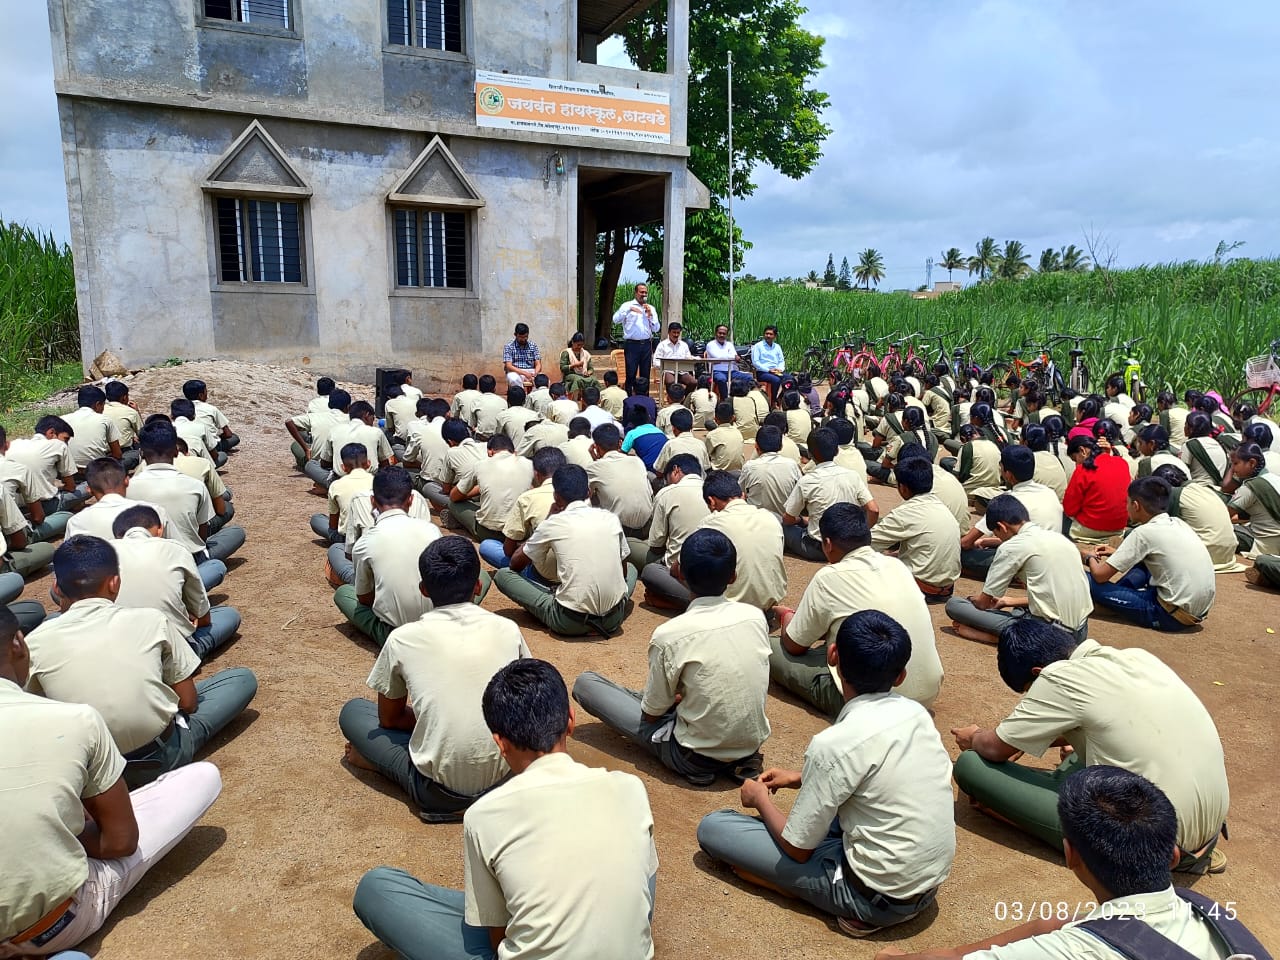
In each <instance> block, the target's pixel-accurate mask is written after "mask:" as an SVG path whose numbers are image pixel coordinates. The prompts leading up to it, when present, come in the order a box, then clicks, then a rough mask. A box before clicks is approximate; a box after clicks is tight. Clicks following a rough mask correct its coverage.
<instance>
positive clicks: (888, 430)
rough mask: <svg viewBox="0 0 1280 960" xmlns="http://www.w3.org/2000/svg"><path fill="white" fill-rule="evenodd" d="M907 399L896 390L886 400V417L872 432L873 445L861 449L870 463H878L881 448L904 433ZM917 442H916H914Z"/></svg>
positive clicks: (882, 418) (881, 419)
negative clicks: (903, 415) (903, 413)
mask: <svg viewBox="0 0 1280 960" xmlns="http://www.w3.org/2000/svg"><path fill="white" fill-rule="evenodd" d="M906 406H907V401H906V397H904V396H903V395H902V393H900V392H899V391H897V390H894V391H893V392H892V393H890V394H889V395H888V396H887V397H885V398H884V406H883V412H884V416H883V417H881V418H880V422H879V423H877V424H876V426H875V429H874V430H872V432H871V443H870V444H863V445H861V446H860V447H859V450H861V451H862V455H863V457H864V458H866V460H867V462H868V463H876V462H878V461H879V459H880V448H881V447H883V446H884V445H885V444H886V443H888V442H889V438H890V437H893V436H897V435H898V434H899V433H901V432H902V430H903V427H902V411H903V410H905V409H906ZM912 442H915V441H912Z"/></svg>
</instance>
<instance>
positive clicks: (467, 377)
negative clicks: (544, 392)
mask: <svg viewBox="0 0 1280 960" xmlns="http://www.w3.org/2000/svg"><path fill="white" fill-rule="evenodd" d="M479 385H480V378H479V377H477V376H476V375H475V374H474V373H464V374H463V375H462V389H461V390H459V391H458V392H457V393H455V394H454V395H453V401H452V402H451V403H450V404H449V416H450V418H451V419H454V420H461V421H462V422H463V423H465V424H467V429H470V425H471V405H472V404H473V403H475V402H476V401H477V400H479V399H480V391H479V390H478V389H476V388H477V387H478V386H479ZM544 416H545V414H544Z"/></svg>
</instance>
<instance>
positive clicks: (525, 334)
mask: <svg viewBox="0 0 1280 960" xmlns="http://www.w3.org/2000/svg"><path fill="white" fill-rule="evenodd" d="M502 372H503V373H505V374H506V375H507V386H509V387H523V388H524V389H525V390H532V389H533V378H534V377H536V376H537V375H538V374H540V373H541V372H542V354H541V353H540V352H539V351H538V345H537V344H536V343H530V342H529V325H528V324H527V323H517V324H516V330H515V339H514V340H512V341H511V342H510V343H508V344H507V345H506V346H505V347H503V348H502Z"/></svg>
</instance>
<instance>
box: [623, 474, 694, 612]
mask: <svg viewBox="0 0 1280 960" xmlns="http://www.w3.org/2000/svg"><path fill="white" fill-rule="evenodd" d="M664 479H665V480H666V485H665V486H663V487H662V489H660V490H659V491H658V492H657V494H655V495H654V498H653V523H651V524H650V526H649V537H648V539H647V540H641V539H639V538H629V539H628V540H627V546H628V547H630V549H631V560H630V563H631V565H632V566H634V567H635V568H636V569H637V570H639V571H640V579H641V580H642V581H643V582H644V584H645V588H646V591H647V590H648V587H649V584H650V582H653V583H654V584H655V594H656V595H655V597H653V598H650V599H652V600H655V601H656V602H655V604H654V605H655V606H663V603H662V599H661V598H662V595H663V594H664V593H668V592H669V591H667V590H665V589H664V586H665V584H666V581H667V580H671V579H674V574H673V573H672V572H671V568H672V566H673V565H674V564H675V562H676V561H677V560H678V559H679V558H680V547H681V545H682V544H683V543H684V541H685V539H686V538H687V537H688V536H689V534H691V533H693V531H694V530H697V529H698V525H699V524H700V523H702V521H703V520H704V519H705V518H706V517H707V516H708V514H709V513H710V510H709V509H708V508H707V502H706V500H705V499H703V493H702V465H701V464H700V463H698V460H697V458H696V457H694V456H693V455H692V454H688V453H681V454H678V455H677V456H674V457H672V458H671V461H670V462H669V463H668V464H667V473H666V476H665V477H664ZM650 567H653V568H654V569H652V570H650V569H649V568H650ZM646 577H648V579H646ZM645 596H646V598H649V597H648V593H647V592H646V594H645Z"/></svg>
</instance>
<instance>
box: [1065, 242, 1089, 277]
mask: <svg viewBox="0 0 1280 960" xmlns="http://www.w3.org/2000/svg"><path fill="white" fill-rule="evenodd" d="M1058 259H1059V260H1060V261H1061V262H1062V269H1063V270H1066V271H1069V272H1071V273H1083V272H1084V271H1085V270H1088V269H1089V266H1090V262H1091V261H1090V260H1089V257H1088V255H1087V254H1086V253H1085V252H1084V251H1083V250H1081V249H1079V248H1078V247H1077V246H1076V245H1075V244H1074V243H1072V244H1069V245H1067V246H1065V247H1063V248H1062V249H1061V250H1060V251H1058Z"/></svg>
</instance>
